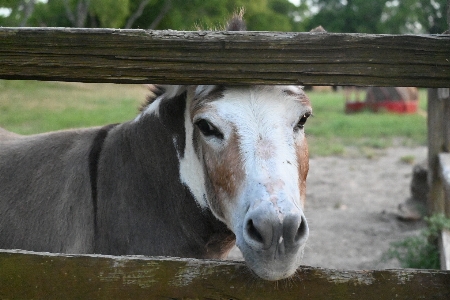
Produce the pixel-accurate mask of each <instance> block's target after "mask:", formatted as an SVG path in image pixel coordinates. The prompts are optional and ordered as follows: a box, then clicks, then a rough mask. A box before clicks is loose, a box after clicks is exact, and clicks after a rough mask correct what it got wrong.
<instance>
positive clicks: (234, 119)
mask: <svg viewBox="0 0 450 300" xmlns="http://www.w3.org/2000/svg"><path fill="white" fill-rule="evenodd" d="M165 89H166V93H165V94H166V95H167V97H176V96H177V95H181V94H183V95H185V99H186V109H185V116H184V119H185V133H186V137H185V141H183V144H184V145H185V148H184V150H183V153H182V155H180V157H179V159H180V168H179V170H180V180H181V181H182V182H183V183H184V184H185V185H186V186H187V187H189V190H190V191H191V193H192V194H193V196H194V198H195V200H196V201H197V203H198V205H199V206H200V207H201V208H203V209H205V210H210V211H211V212H212V213H213V214H214V215H215V216H216V218H218V219H219V220H221V221H222V222H223V223H225V224H226V225H227V226H228V228H229V229H230V230H232V231H233V232H234V234H235V235H236V243H237V246H238V247H239V248H240V250H241V251H242V253H243V255H244V258H245V261H246V262H247V264H248V266H249V267H250V269H251V270H253V271H254V272H255V273H256V274H257V275H258V276H260V277H261V278H264V279H268V280H278V279H282V278H285V277H288V276H290V275H292V274H293V273H294V272H295V270H296V269H297V268H298V266H299V264H300V261H301V258H302V256H303V249H304V246H305V242H306V240H307V238H308V225H307V222H306V219H305V216H304V214H303V205H304V202H305V181H306V176H307V173H308V148H307V143H306V139H305V133H304V126H305V123H306V120H307V119H308V117H309V116H310V115H311V106H310V101H309V99H308V98H307V97H306V95H305V94H304V92H303V90H302V89H301V88H300V87H297V86H249V87H222V86H189V87H165ZM150 109H151V106H150ZM174 143H180V141H176V140H175V139H174Z"/></svg>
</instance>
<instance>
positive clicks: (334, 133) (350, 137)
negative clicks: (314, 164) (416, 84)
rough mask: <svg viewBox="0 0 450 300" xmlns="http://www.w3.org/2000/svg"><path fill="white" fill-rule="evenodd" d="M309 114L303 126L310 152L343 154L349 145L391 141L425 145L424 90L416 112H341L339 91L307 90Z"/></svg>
mask: <svg viewBox="0 0 450 300" xmlns="http://www.w3.org/2000/svg"><path fill="white" fill-rule="evenodd" d="M308 95H309V97H310V99H311V102H312V106H313V117H312V118H310V120H309V121H308V124H307V127H306V133H307V136H308V142H309V146H310V152H311V154H312V155H343V154H345V153H346V151H347V149H348V148H349V147H356V148H357V149H359V150H360V151H361V152H364V149H367V148H370V149H374V148H375V149H380V148H381V149H383V148H386V147H390V146H393V145H404V146H417V145H425V144H426V138H427V124H426V117H425V112H426V91H425V90H424V91H421V93H420V103H419V106H420V113H419V114H409V115H399V114H394V113H387V112H383V113H372V112H368V111H366V112H361V113H354V114H345V113H344V107H345V101H344V96H343V94H342V93H339V92H338V93H319V92H309V93H308Z"/></svg>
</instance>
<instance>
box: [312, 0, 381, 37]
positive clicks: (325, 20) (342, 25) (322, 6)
mask: <svg viewBox="0 0 450 300" xmlns="http://www.w3.org/2000/svg"><path fill="white" fill-rule="evenodd" d="M387 1H388V0H378V1H367V0H347V1H344V0H312V3H313V5H314V6H316V7H317V8H318V9H319V11H318V13H317V14H316V15H314V16H313V17H312V18H311V19H310V21H309V24H310V27H311V28H314V27H316V26H319V25H322V26H323V27H324V28H325V29H326V30H327V31H329V32H355V33H356V32H359V33H378V24H379V22H380V20H381V16H382V14H383V11H384V7H385V5H386V2H387Z"/></svg>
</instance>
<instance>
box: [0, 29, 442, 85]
mask: <svg viewBox="0 0 450 300" xmlns="http://www.w3.org/2000/svg"><path fill="white" fill-rule="evenodd" d="M0 78H3V79H37V80H61V81H80V82H114V83H166V84H304V85H329V84H333V85H377V86H419V87H448V86H450V35H369V34H332V33H275V32H210V31H209V32H208V31H198V32H181V31H146V30H115V29H67V28H0Z"/></svg>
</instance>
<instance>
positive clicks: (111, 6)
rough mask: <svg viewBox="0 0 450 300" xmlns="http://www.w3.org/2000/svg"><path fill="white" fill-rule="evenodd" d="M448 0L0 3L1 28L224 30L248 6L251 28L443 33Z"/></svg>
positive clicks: (30, 0)
mask: <svg viewBox="0 0 450 300" xmlns="http://www.w3.org/2000/svg"><path fill="white" fill-rule="evenodd" d="M446 2H447V0H402V1H398V0H379V1H366V0H345V1H344V0H301V1H299V3H300V4H299V5H294V4H292V3H291V2H290V1H289V0H209V1H203V0H46V1H43V0H0V8H4V9H5V8H8V9H9V11H10V14H9V15H0V26H50V27H51V26H55V27H56V26H58V27H113V28H143V29H175V30H194V29H197V28H198V27H200V28H205V29H215V28H222V26H223V24H224V23H225V21H226V20H227V19H228V18H229V16H230V15H231V14H232V13H233V12H234V11H236V10H237V9H240V8H245V10H246V15H245V19H246V21H247V25H248V29H249V30H263V31H264V30H270V31H309V30H310V29H312V28H315V27H317V26H318V25H322V26H323V27H324V28H325V29H326V30H328V31H329V32H359V33H426V32H429V33H442V32H443V31H445V30H446V29H447V24H446V5H447V4H446ZM4 11H5V10H4Z"/></svg>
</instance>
